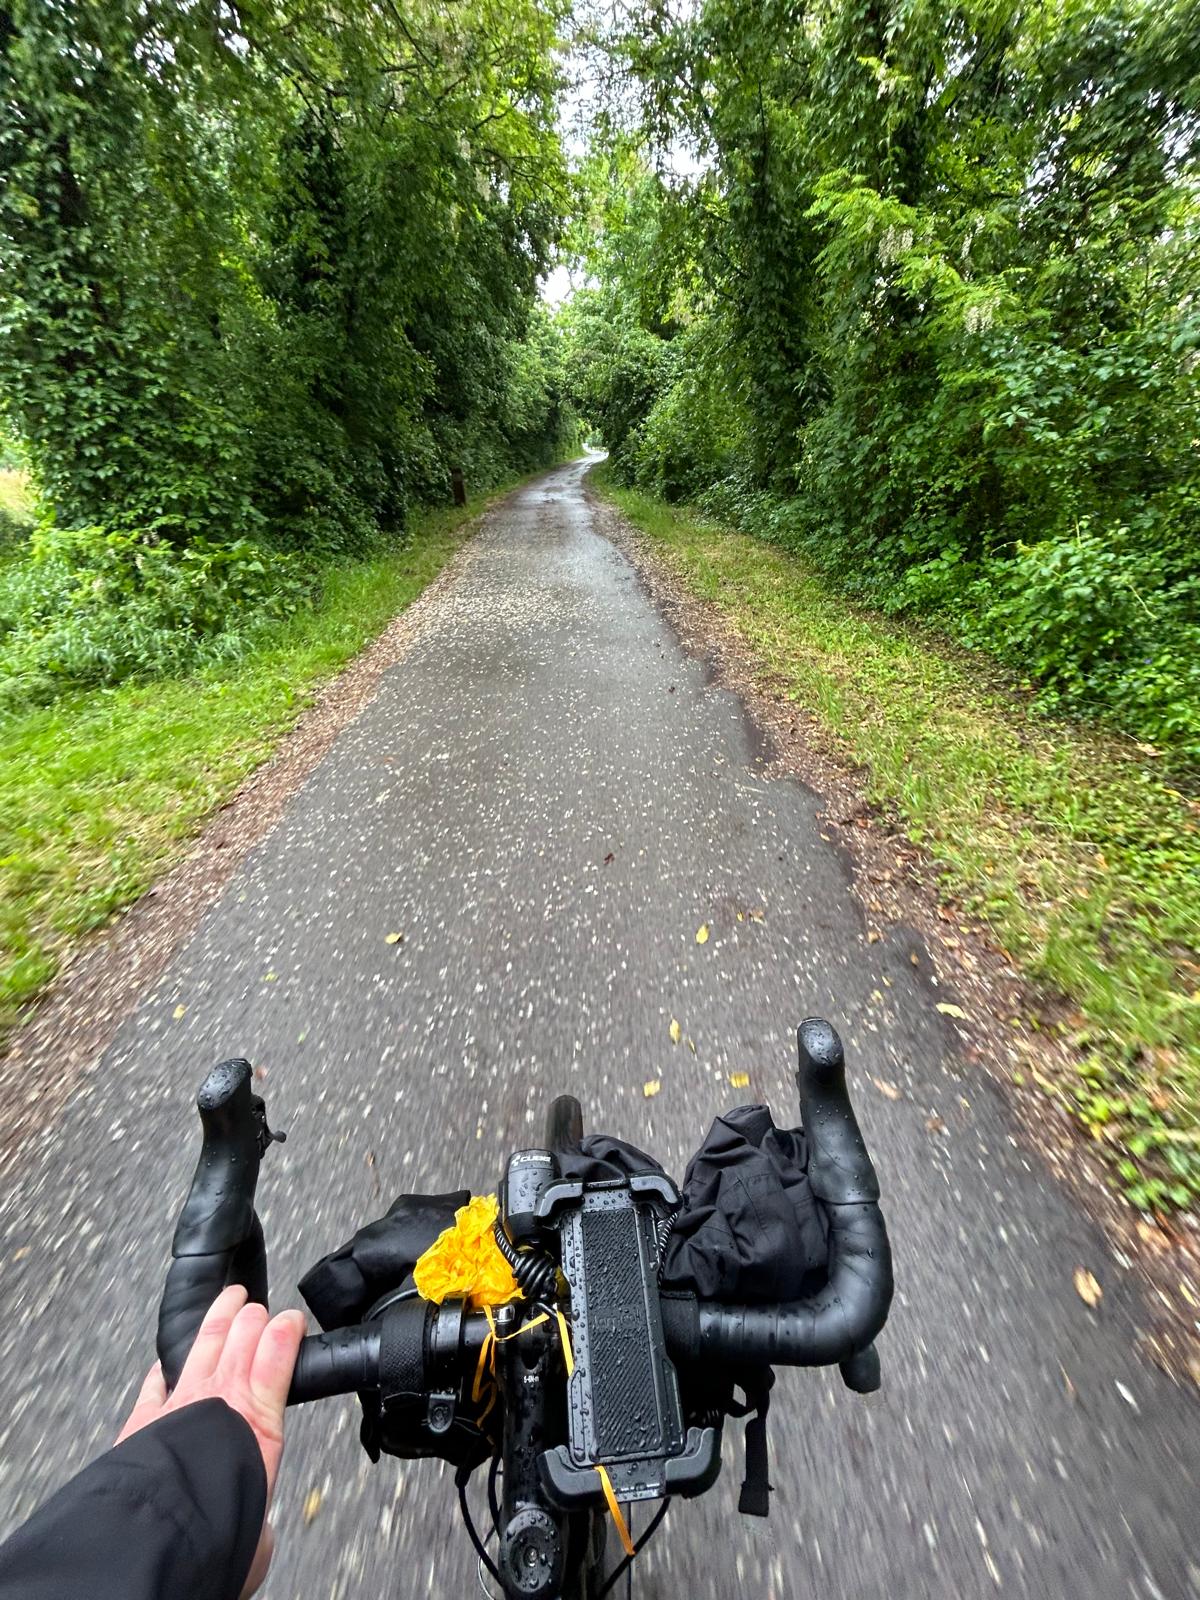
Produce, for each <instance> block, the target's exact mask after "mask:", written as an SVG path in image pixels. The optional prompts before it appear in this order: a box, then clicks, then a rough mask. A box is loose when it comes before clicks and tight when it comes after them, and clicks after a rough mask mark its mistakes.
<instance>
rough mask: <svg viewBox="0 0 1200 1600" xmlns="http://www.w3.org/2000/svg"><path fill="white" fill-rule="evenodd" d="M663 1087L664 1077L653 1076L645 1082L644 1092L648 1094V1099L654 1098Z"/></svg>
mask: <svg viewBox="0 0 1200 1600" xmlns="http://www.w3.org/2000/svg"><path fill="white" fill-rule="evenodd" d="M661 1088H662V1079H661V1078H651V1079H650V1082H649V1083H644V1084H643V1085H642V1093H643V1094H644V1095H645V1096H646V1099H647V1100H653V1099H654V1096H655V1095H656V1094H657V1093H658V1091H659V1090H660V1089H661Z"/></svg>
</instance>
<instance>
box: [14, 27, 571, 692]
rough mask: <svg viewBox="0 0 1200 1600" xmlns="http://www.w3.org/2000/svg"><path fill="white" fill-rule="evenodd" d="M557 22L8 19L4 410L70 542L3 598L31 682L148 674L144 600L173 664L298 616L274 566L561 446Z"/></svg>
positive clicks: (352, 538)
mask: <svg viewBox="0 0 1200 1600" xmlns="http://www.w3.org/2000/svg"><path fill="white" fill-rule="evenodd" d="M560 21H561V17H560V14H559V12H558V11H557V9H556V7H555V6H554V5H550V6H545V5H541V4H537V3H534V0H402V3H400V4H396V5H386V6H380V5H378V4H376V3H374V0H339V3H338V4H337V5H331V4H328V3H327V0H203V3H200V4H196V3H194V0H6V3H4V4H0V410H2V411H3V413H4V416H5V418H6V422H7V425H8V427H9V428H10V429H11V430H12V431H13V433H14V434H16V435H17V436H18V437H20V438H21V440H22V441H23V443H24V445H25V446H26V448H27V450H28V453H29V457H30V460H31V462H32V465H33V469H34V475H35V478H36V480H37V485H38V488H39V490H40V493H41V496H42V500H43V505H44V507H45V509H46V512H47V514H48V516H49V517H51V518H52V519H53V520H52V522H50V523H48V524H47V525H46V526H44V527H43V530H42V532H41V533H40V534H39V535H38V537H37V539H36V540H35V546H34V569H35V570H34V569H31V573H30V575H29V577H28V581H26V580H25V579H24V578H22V579H21V581H20V582H19V583H16V584H15V585H14V584H12V583H10V584H8V586H7V590H6V593H7V595H8V598H7V599H5V598H4V596H0V635H2V634H3V633H4V632H5V629H6V628H7V629H8V630H9V634H10V637H9V641H8V647H7V649H8V665H9V668H10V670H11V672H13V673H15V674H16V675H17V677H18V678H20V679H21V680H22V681H23V682H25V683H26V687H27V688H29V687H30V686H31V685H36V683H37V682H40V681H41V678H42V677H44V675H45V674H47V673H49V674H50V676H51V677H54V676H55V674H58V673H62V672H66V673H68V675H71V676H75V677H79V676H83V677H101V678H103V677H114V676H120V675H122V674H123V673H125V672H127V671H131V670H145V669H146V668H147V667H149V666H151V665H153V663H152V662H151V661H149V659H148V656H149V655H152V654H153V651H150V649H149V645H148V644H147V643H146V641H145V639H142V640H141V642H139V640H138V638H137V637H135V635H137V633H138V630H137V629H134V628H132V627H124V628H123V627H122V625H121V623H120V621H119V618H118V617H117V616H116V612H117V611H119V609H120V607H121V605H122V604H127V603H129V602H132V601H133V600H137V601H138V602H139V603H144V604H145V605H148V606H149V607H150V610H151V611H154V609H155V607H157V613H156V614H157V615H158V617H159V624H161V625H156V627H155V630H154V632H155V638H156V639H157V640H158V641H159V643H160V644H161V648H162V650H163V651H165V652H166V656H165V658H164V659H166V660H167V661H168V662H172V661H176V660H178V661H183V660H186V659H188V650H189V640H191V639H193V638H194V637H195V636H196V635H197V634H203V633H205V632H219V631H220V630H221V629H222V628H224V627H226V626H227V625H228V624H229V622H230V620H231V618H236V614H237V612H238V610H239V608H244V607H245V606H258V607H260V608H261V607H262V606H264V605H265V606H266V607H267V608H268V609H271V608H276V609H280V608H286V607H287V606H288V605H291V604H294V601H295V594H296V593H297V592H298V591H297V588H296V584H295V582H294V581H293V579H292V577H291V576H289V574H290V573H291V568H292V566H294V565H295V562H294V560H293V561H292V563H291V566H289V561H288V558H287V554H286V553H287V552H288V551H291V552H294V553H296V555H298V556H299V557H301V558H303V559H307V558H308V557H309V556H311V555H313V554H315V553H318V552H321V553H324V554H329V553H332V552H336V551H338V550H343V549H348V548H353V547H358V546H361V545H362V544H363V543H364V542H365V541H367V540H368V539H370V538H372V537H374V536H375V534H376V533H377V531H378V530H379V529H380V528H382V529H384V530H396V529H398V528H401V527H402V526H403V522H404V518H405V513H406V508H407V507H408V505H409V504H411V503H412V502H413V501H414V500H417V499H421V498H428V497H430V496H440V495H444V494H445V493H446V492H447V489H448V484H449V477H450V472H451V468H452V467H453V466H462V467H463V468H464V469H465V470H466V471H467V473H468V476H469V478H470V480H471V481H472V482H473V483H474V484H475V485H476V486H481V485H485V484H486V483H488V482H491V481H494V480H495V479H496V478H497V477H498V476H499V475H501V474H502V473H504V472H505V471H508V470H511V469H512V468H513V467H514V466H517V465H520V466H529V465H534V464H537V463H538V462H540V461H544V460H548V459H551V458H552V457H553V456H554V455H555V454H556V452H558V451H559V450H560V449H561V448H562V447H563V445H564V443H567V442H569V440H570V437H571V434H572V429H573V419H572V417H571V416H570V414H569V412H568V410H567V409H566V408H565V407H564V406H563V405H562V403H561V398H562V397H561V395H560V394H559V393H558V392H557V391H555V390H554V389H553V385H551V386H547V385H546V383H545V382H544V381H543V380H544V378H545V367H546V359H545V358H546V349H545V329H544V326H543V325H541V324H538V326H537V328H536V329H535V330H534V333H533V336H532V345H531V344H530V328H531V324H530V317H531V314H532V310H533V306H534V303H535V300H536V288H537V282H538V279H539V276H540V275H541V274H542V273H543V272H544V271H545V269H546V267H547V265H548V263H549V262H550V260H551V257H552V254H553V251H554V248H555V242H556V239H557V237H558V235H559V233H560V231H561V229H562V226H563V220H564V214H565V209H566V205H567V202H568V198H569V191H568V185H567V179H566V173H565V167H564V161H563V156H562V151H561V147H560V142H559V135H558V131H557V127H556V97H557V92H558V76H559V74H558V66H557V63H556V58H555V54H554V51H555V47H556V42H557V30H558V27H559V23H560ZM522 386H525V387H524V389H523V387H522ZM539 407H540V409H539ZM516 418H519V419H520V420H519V422H517V421H515V420H514V419H516ZM153 596H157V598H156V599H155V598H153ZM167 596H170V599H169V600H168V598H167ZM106 608H107V611H108V612H112V613H113V616H112V619H111V620H112V626H111V627H109V628H107V630H106V629H105V628H104V627H101V626H100V623H99V622H98V621H97V620H96V619H97V618H98V617H99V614H100V612H102V611H105V609H106ZM69 611H73V612H75V613H77V614H79V613H86V617H87V618H90V619H91V620H92V621H94V622H96V627H97V629H98V630H99V631H98V632H97V634H96V639H97V640H99V639H100V636H101V635H103V639H104V642H103V646H102V647H101V644H100V643H98V642H97V643H96V644H95V646H94V647H89V648H88V649H80V648H79V640H80V638H81V637H82V636H83V634H84V633H86V632H87V626H85V625H84V624H83V623H81V624H80V625H79V626H77V627H76V628H75V631H74V634H73V635H72V638H71V640H69V641H68V640H67V639H66V637H65V635H64V631H63V630H64V627H65V624H64V622H63V618H64V615H65V614H66V613H67V612H69ZM77 620H78V617H77ZM88 626H90V623H89V624H88ZM68 644H69V646H70V648H69V649H68V648H67V645H68ZM156 648H157V647H156ZM67 656H69V657H70V660H71V665H70V666H69V667H68V666H67V665H66V658H67Z"/></svg>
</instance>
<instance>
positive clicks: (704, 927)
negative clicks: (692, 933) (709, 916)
mask: <svg viewBox="0 0 1200 1600" xmlns="http://www.w3.org/2000/svg"><path fill="white" fill-rule="evenodd" d="M696 943H697V944H707V943H708V923H707V922H702V923H701V924H700V926H699V927H698V928H697V929H696Z"/></svg>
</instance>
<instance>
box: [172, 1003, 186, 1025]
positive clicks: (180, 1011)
mask: <svg viewBox="0 0 1200 1600" xmlns="http://www.w3.org/2000/svg"><path fill="white" fill-rule="evenodd" d="M186 1014H187V1007H186V1006H176V1007H175V1009H174V1011H172V1013H171V1015H172V1016H173V1017H174V1018H175V1021H176V1022H178V1021H179V1019H180V1017H182V1016H185V1015H186Z"/></svg>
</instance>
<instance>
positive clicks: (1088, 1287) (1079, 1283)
mask: <svg viewBox="0 0 1200 1600" xmlns="http://www.w3.org/2000/svg"><path fill="white" fill-rule="evenodd" d="M1074 1282H1075V1293H1076V1294H1077V1295H1078V1296H1079V1298H1080V1299H1081V1300H1082V1301H1084V1303H1085V1304H1086V1305H1089V1306H1098V1305H1099V1304H1100V1301H1101V1300H1102V1299H1103V1298H1104V1290H1103V1289H1102V1288H1101V1287H1100V1285H1099V1283H1098V1282H1097V1281H1096V1279H1095V1277H1094V1276H1093V1274H1092V1273H1090V1272H1089V1271H1088V1270H1087V1268H1086V1267H1076V1268H1075V1279H1074Z"/></svg>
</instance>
